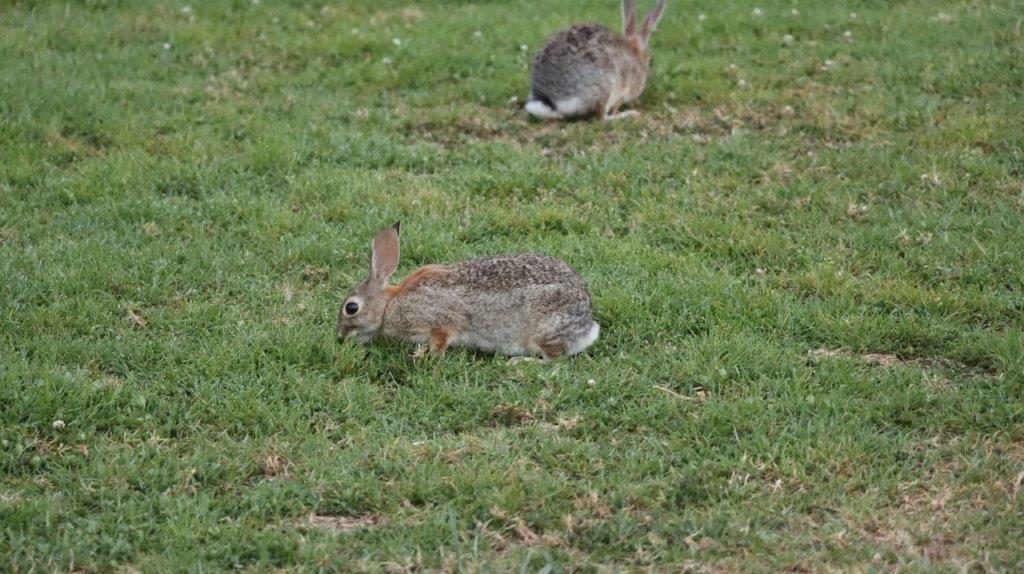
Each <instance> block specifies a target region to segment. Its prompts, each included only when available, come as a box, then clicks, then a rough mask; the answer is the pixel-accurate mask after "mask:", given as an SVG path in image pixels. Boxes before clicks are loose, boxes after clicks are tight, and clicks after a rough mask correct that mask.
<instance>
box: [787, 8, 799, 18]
mask: <svg viewBox="0 0 1024 574" xmlns="http://www.w3.org/2000/svg"><path fill="white" fill-rule="evenodd" d="M789 15H790V16H799V15H800V11H799V10H797V9H796V8H791V9H790V11H789Z"/></svg>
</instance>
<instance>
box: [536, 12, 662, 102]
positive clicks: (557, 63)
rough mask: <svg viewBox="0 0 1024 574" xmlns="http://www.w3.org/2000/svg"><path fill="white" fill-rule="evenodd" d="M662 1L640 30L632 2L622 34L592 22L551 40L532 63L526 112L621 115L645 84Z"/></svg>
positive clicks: (557, 35) (645, 19)
mask: <svg viewBox="0 0 1024 574" xmlns="http://www.w3.org/2000/svg"><path fill="white" fill-rule="evenodd" d="M665 2H666V0H658V3H657V4H656V5H655V7H654V9H653V10H652V11H651V12H650V13H649V14H648V15H647V17H646V18H644V21H643V23H642V24H641V25H640V26H639V28H638V27H637V20H636V9H635V2H634V0H622V34H617V33H615V32H613V31H611V30H609V29H608V28H605V27H604V26H601V25H600V24H592V23H591V24H578V25H576V26H572V27H571V28H567V29H565V30H561V31H559V32H557V33H555V34H554V35H553V36H551V38H549V39H548V41H547V43H545V44H544V46H543V47H542V48H541V49H540V51H539V52H538V53H537V56H536V57H535V58H534V61H533V68H532V70H531V74H530V76H531V87H530V97H529V100H528V101H527V102H526V106H525V108H526V111H527V112H529V113H530V114H532V115H534V116H536V117H539V118H543V119H565V118H573V117H581V116H590V115H593V116H596V117H598V118H600V119H605V118H614V117H618V116H619V115H621V114H619V113H618V111H619V108H620V107H622V106H623V105H624V104H628V103H629V102H631V101H633V100H635V99H636V98H638V97H640V94H642V93H643V91H644V86H645V85H646V84H647V77H648V75H649V74H650V61H651V56H650V50H649V44H650V39H651V34H652V33H653V32H654V28H655V26H657V24H658V20H659V19H660V18H661V15H662V14H663V13H664V11H665Z"/></svg>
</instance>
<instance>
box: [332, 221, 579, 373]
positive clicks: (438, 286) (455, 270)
mask: <svg viewBox="0 0 1024 574" xmlns="http://www.w3.org/2000/svg"><path fill="white" fill-rule="evenodd" d="M382 234H383V235H382ZM397 238H398V232H397V230H393V232H390V233H389V231H388V230H382V231H381V232H378V235H377V236H375V238H374V243H373V246H372V249H373V252H374V256H373V257H372V258H371V259H372V261H373V263H372V264H371V273H370V276H369V277H368V278H367V280H365V281H363V282H362V283H360V285H358V286H357V287H356V288H355V289H353V291H352V292H351V293H350V294H349V296H348V297H347V298H346V300H345V302H344V303H342V308H341V310H340V311H339V313H338V336H339V337H346V336H353V337H355V338H357V339H359V340H362V341H367V340H369V339H371V338H372V337H374V336H378V335H380V336H385V337H389V338H393V339H399V340H404V341H411V342H415V343H421V344H422V343H426V344H428V345H429V348H430V350H431V352H433V353H435V354H442V353H443V352H444V350H445V349H446V348H447V347H448V346H449V345H459V346H467V347H472V348H477V349H480V350H483V351H487V352H499V353H504V354H510V355H540V356H542V357H544V358H552V357H554V356H558V355H562V354H574V353H577V352H580V351H582V350H583V349H584V348H586V347H587V346H588V345H589V344H591V343H592V342H593V341H594V339H596V338H597V333H598V331H599V327H598V326H597V324H596V323H595V322H594V319H593V316H592V314H591V307H590V295H589V294H588V292H587V287H586V284H585V283H584V282H583V279H582V278H581V277H580V276H579V274H578V273H576V272H575V271H574V270H573V269H572V268H571V267H570V266H569V265H567V264H566V263H565V262H563V261H560V260H558V259H555V258H552V257H548V256H545V255H536V254H530V253H515V254H508V255H499V256H496V257H488V258H483V259H473V260H470V261H464V262H460V263H455V264H451V265H428V266H426V267H422V268H420V269H417V270H416V271H414V272H412V273H410V274H409V276H408V277H406V278H405V280H403V281H402V282H401V283H399V284H398V285H396V286H388V285H387V284H386V280H385V283H383V284H380V283H379V282H377V281H375V280H374V276H375V274H376V271H375V270H374V269H373V266H374V265H376V264H377V263H378V259H380V258H378V257H377V253H378V252H379V251H387V250H388V249H390V248H391V246H392V244H391V243H390V241H392V240H393V241H394V244H393V246H394V248H395V249H396V251H395V253H396V259H395V261H394V264H395V265H397ZM386 271H387V270H386V269H385V272H386ZM386 274H387V273H386ZM356 301H358V302H359V303H360V306H361V309H360V311H359V312H357V313H355V314H354V315H351V316H349V315H347V313H346V310H345V306H346V305H347V304H348V303H350V302H356Z"/></svg>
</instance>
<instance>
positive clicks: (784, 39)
mask: <svg viewBox="0 0 1024 574" xmlns="http://www.w3.org/2000/svg"><path fill="white" fill-rule="evenodd" d="M795 41H796V38H794V37H793V35H792V34H786V35H785V36H783V37H782V43H783V44H786V45H787V46H788V45H789V44H792V43H793V42H795Z"/></svg>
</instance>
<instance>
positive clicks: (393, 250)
mask: <svg viewBox="0 0 1024 574" xmlns="http://www.w3.org/2000/svg"><path fill="white" fill-rule="evenodd" d="M399 227H400V224H399V222H397V221H396V222H395V224H394V225H392V226H391V227H387V228H384V229H381V230H380V231H378V232H377V233H376V235H374V236H373V243H372V244H371V252H370V279H369V281H367V283H368V285H369V286H370V287H373V288H374V289H377V290H380V289H383V288H384V286H385V285H387V283H388V278H390V277H391V274H392V273H394V272H395V269H397V268H398V229H399Z"/></svg>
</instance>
